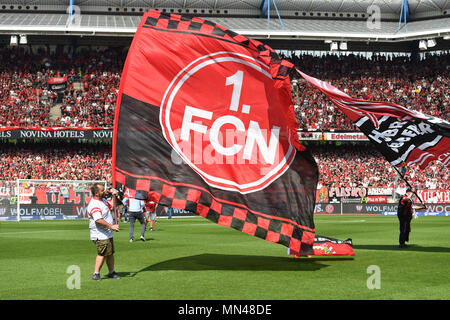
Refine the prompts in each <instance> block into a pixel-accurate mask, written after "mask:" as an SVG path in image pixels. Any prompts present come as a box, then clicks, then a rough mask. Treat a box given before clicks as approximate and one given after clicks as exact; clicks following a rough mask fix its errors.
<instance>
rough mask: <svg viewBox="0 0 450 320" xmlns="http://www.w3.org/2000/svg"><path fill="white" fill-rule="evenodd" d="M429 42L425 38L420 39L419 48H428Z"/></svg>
mask: <svg viewBox="0 0 450 320" xmlns="http://www.w3.org/2000/svg"><path fill="white" fill-rule="evenodd" d="M427 48H428V47H427V42H426V41H425V40H420V41H419V49H420V50H427Z"/></svg>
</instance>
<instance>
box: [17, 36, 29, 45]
mask: <svg viewBox="0 0 450 320" xmlns="http://www.w3.org/2000/svg"><path fill="white" fill-rule="evenodd" d="M27 43H28V41H27V35H26V34H21V35H19V44H27Z"/></svg>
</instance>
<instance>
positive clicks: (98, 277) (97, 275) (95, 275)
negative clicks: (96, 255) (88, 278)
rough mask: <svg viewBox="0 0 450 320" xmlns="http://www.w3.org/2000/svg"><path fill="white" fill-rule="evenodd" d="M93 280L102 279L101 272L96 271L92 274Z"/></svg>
mask: <svg viewBox="0 0 450 320" xmlns="http://www.w3.org/2000/svg"><path fill="white" fill-rule="evenodd" d="M92 280H96V281H100V280H102V278H100V274H98V273H94V274H93V275H92Z"/></svg>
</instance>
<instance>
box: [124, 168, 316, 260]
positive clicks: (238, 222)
mask: <svg viewBox="0 0 450 320" xmlns="http://www.w3.org/2000/svg"><path fill="white" fill-rule="evenodd" d="M116 186H117V187H118V188H123V189H124V192H125V195H126V196H129V197H132V198H135V197H136V198H141V199H152V201H155V202H157V203H164V204H165V205H167V206H168V207H173V208H178V209H182V210H187V211H191V212H194V213H196V214H198V215H199V216H202V217H204V218H206V219H208V220H210V221H212V222H214V223H217V224H219V225H221V226H225V227H231V228H234V229H236V230H239V231H241V232H244V233H247V234H249V235H252V236H256V237H259V238H262V239H264V240H267V241H270V242H274V243H279V244H282V245H284V246H286V247H289V248H290V249H291V250H294V251H296V252H304V253H305V254H308V252H310V251H311V250H310V249H311V248H310V244H311V243H312V241H313V240H314V229H312V228H308V227H305V226H301V225H299V224H297V223H295V222H294V221H292V220H289V219H285V218H282V217H279V216H273V215H268V214H264V213H262V212H256V211H253V210H250V209H249V208H248V207H246V206H244V205H242V204H239V203H232V202H229V201H225V200H224V199H219V198H216V197H214V196H213V195H212V194H211V193H210V192H209V191H208V190H206V189H202V188H201V187H197V186H189V185H186V184H181V183H170V182H169V181H164V180H162V179H160V178H157V177H145V178H144V177H135V176H134V175H132V174H130V173H128V172H126V171H124V170H120V169H119V170H118V171H117V172H116Z"/></svg>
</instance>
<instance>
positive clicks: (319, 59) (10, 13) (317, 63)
mask: <svg viewBox="0 0 450 320" xmlns="http://www.w3.org/2000/svg"><path fill="white" fill-rule="evenodd" d="M7 3H8V5H6V4H5V5H3V6H2V7H0V9H1V11H0V42H1V43H2V46H0V127H3V128H4V127H16V126H19V127H46V126H58V127H112V125H113V118H114V111H115V104H116V99H117V95H118V88H119V83H120V77H121V72H122V67H123V63H124V61H125V58H126V54H127V47H128V46H129V44H130V42H131V37H132V36H133V34H134V32H135V30H136V27H137V26H138V24H139V21H140V17H141V15H142V12H143V11H145V10H147V9H148V6H149V5H148V3H147V2H146V1H143V0H137V1H133V2H132V3H129V4H125V5H120V6H119V5H117V6H116V5H115V4H113V3H111V2H107V1H104V0H97V1H92V0H88V1H85V2H81V3H78V5H79V8H80V9H81V13H82V14H81V15H80V16H79V17H78V18H79V20H77V23H78V25H76V26H75V27H73V26H72V25H71V24H70V23H69V21H70V20H68V18H69V17H68V15H67V12H68V11H67V10H68V9H69V8H67V3H63V2H55V1H52V0H37V1H34V2H33V4H32V5H30V4H31V3H29V4H28V6H25V2H22V1H16V0H10V1H7ZM264 3H266V4H267V2H266V1H261V0H247V1H231V2H230V1H226V0H217V1H214V4H213V2H212V1H200V2H199V1H184V2H183V5H180V4H179V2H177V1H175V0H167V1H164V3H161V4H160V5H161V6H162V7H160V8H153V9H158V10H161V11H163V12H167V13H180V14H187V15H195V16H200V17H204V18H206V19H208V20H211V21H213V22H215V23H219V24H220V25H223V26H225V27H227V28H230V29H232V30H234V31H236V32H238V33H240V34H243V35H245V36H248V37H252V38H255V39H257V40H260V41H262V42H265V43H268V44H269V45H270V46H272V47H273V48H274V49H278V50H280V51H282V52H283V53H284V54H286V57H287V58H288V59H290V60H291V61H292V62H294V64H295V65H296V66H297V67H298V68H299V69H300V70H302V71H303V72H305V73H306V74H309V75H311V76H314V77H316V78H319V79H321V80H324V81H327V82H329V83H331V84H333V85H334V86H336V87H337V88H339V89H341V90H343V91H344V92H347V93H348V94H350V95H351V96H353V97H356V98H361V99H367V100H384V101H390V102H396V103H398V104H400V105H403V106H406V107H408V108H412V109H415V110H418V111H421V112H424V113H426V114H430V115H434V116H436V117H440V118H442V119H446V120H448V119H449V118H450V114H449V111H450V106H449V102H448V101H449V98H450V97H449V92H450V90H449V89H450V88H449V87H450V77H449V74H450V72H449V71H450V50H449V49H450V45H449V43H450V41H448V39H449V35H450V29H449V26H450V23H449V22H450V18H448V12H450V11H449V10H448V5H449V2H448V1H446V0H433V1H431V0H410V1H409V3H410V5H411V10H410V12H409V14H410V18H411V21H409V22H408V24H407V28H405V27H400V24H399V21H398V18H399V16H398V13H399V12H400V11H401V8H402V3H403V2H402V1H390V2H389V3H388V2H385V1H378V2H377V3H376V5H377V6H379V8H380V9H381V12H382V14H383V19H384V20H383V23H382V24H381V25H380V27H379V28H369V27H368V22H370V21H369V20H368V18H369V16H370V15H369V14H368V13H369V12H368V11H367V9H368V8H367V7H366V6H364V5H361V1H359V0H338V1H333V2H330V1H328V0H318V1H315V5H316V9H314V8H313V7H314V6H313V5H311V4H310V3H309V2H308V1H277V5H278V10H279V13H280V15H281V17H282V21H281V19H278V18H277V16H276V13H275V11H274V10H273V9H274V8H272V11H271V12H272V19H267V14H266V13H265V12H263V9H262V8H263V6H262V5H263V4H264ZM269 3H270V2H269ZM19 6H20V7H19ZM219 8H220V9H219ZM258 17H260V18H258ZM281 24H282V25H281ZM18 30H20V31H18ZM19 32H21V33H23V34H28V40H29V44H26V45H15V46H14V45H8V44H9V37H10V36H11V35H13V34H18V33H19ZM83 37H84V38H83ZM435 38H436V41H437V45H435V47H434V48H433V49H432V50H430V51H425V53H426V54H425V53H424V52H422V53H421V54H419V53H420V52H419V48H418V43H419V41H420V40H422V39H435ZM335 39H341V40H340V41H344V40H345V41H348V46H349V49H351V50H348V51H347V52H345V51H341V50H340V51H339V52H330V45H329V43H328V42H330V41H331V40H333V41H335ZM33 41H34V42H35V43H33ZM350 51H351V52H350ZM386 52H390V53H394V54H390V55H389V56H388V55H386V54H383V53H386ZM367 53H371V55H369V56H368V55H367ZM395 53H401V54H400V55H396V54H395ZM428 53H429V54H428ZM53 77H67V86H66V87H65V89H63V90H62V91H56V90H52V87H51V86H50V85H49V83H48V80H49V79H50V78H53ZM292 96H293V102H294V105H295V112H296V117H297V120H298V123H299V129H300V130H302V131H319V132H320V131H356V128H355V127H354V126H353V124H352V123H351V122H350V121H349V120H348V119H347V118H346V117H345V115H344V114H343V113H341V112H340V111H338V110H337V109H336V108H335V107H334V105H333V104H332V103H331V102H330V101H329V100H327V99H326V98H325V96H324V95H323V94H321V93H320V92H318V91H317V90H316V89H314V88H312V87H311V86H309V85H307V84H306V83H305V81H304V80H303V79H300V78H293V81H292ZM310 146H311V148H312V150H313V155H314V157H315V158H316V160H317V162H318V165H319V168H320V175H321V184H322V185H326V186H341V185H345V184H348V185H351V186H366V185H370V186H373V187H377V186H380V187H382V186H391V185H392V183H393V180H394V179H395V177H396V172H395V171H394V170H393V168H392V167H391V166H390V165H389V164H388V163H387V162H386V161H385V160H384V158H383V157H382V156H381V155H380V154H379V153H378V152H376V151H374V150H371V149H370V148H368V145H367V144H365V143H362V144H361V143H358V144H356V143H355V144H353V143H352V144H350V143H340V145H337V144H336V143H335V142H333V143H332V142H321V143H319V144H314V143H311V142H310ZM49 149H51V150H54V152H51V153H49V152H48V150H49ZM111 156H112V155H111V145H110V144H109V143H105V142H103V143H96V142H95V143H93V142H89V143H87V142H83V143H81V142H75V141H73V140H71V141H70V142H69V141H68V140H67V141H66V140H58V141H52V142H47V141H45V140H44V141H37V142H36V141H30V140H27V141H22V140H20V139H18V140H16V141H13V142H11V141H7V139H3V140H2V147H1V149H0V161H1V162H0V172H2V179H4V180H14V179H17V178H29V177H31V178H34V179H84V180H87V179H91V180H92V179H102V180H107V181H111V175H110V172H111ZM93 169H94V170H93ZM350 172H351V173H352V174H351V175H350V174H349V173H350ZM406 176H407V177H408V180H409V181H411V183H413V184H414V185H415V186H417V187H426V188H437V189H449V187H450V183H449V173H448V170H447V169H446V168H445V167H443V166H442V165H441V164H439V163H434V164H431V165H430V166H428V168H427V169H426V170H424V171H420V170H418V169H417V168H415V167H408V168H407V170H406Z"/></svg>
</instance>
